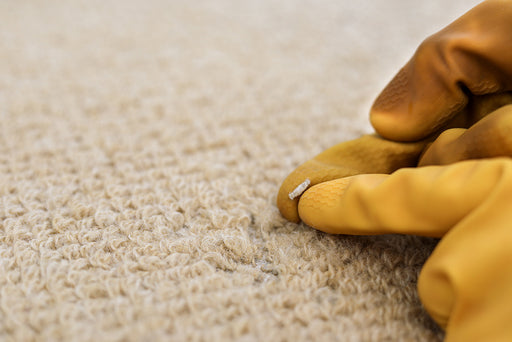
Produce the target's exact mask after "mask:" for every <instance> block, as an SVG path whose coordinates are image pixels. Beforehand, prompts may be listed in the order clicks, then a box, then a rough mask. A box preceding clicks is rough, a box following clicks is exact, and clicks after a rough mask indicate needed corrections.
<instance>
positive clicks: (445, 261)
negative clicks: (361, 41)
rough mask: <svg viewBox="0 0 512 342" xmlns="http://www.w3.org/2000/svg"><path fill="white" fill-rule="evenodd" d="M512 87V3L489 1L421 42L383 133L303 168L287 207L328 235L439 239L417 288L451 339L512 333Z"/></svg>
mask: <svg viewBox="0 0 512 342" xmlns="http://www.w3.org/2000/svg"><path fill="white" fill-rule="evenodd" d="M510 91H512V1H510V0H488V1H485V2H483V3H482V4H480V5H478V6H477V7H475V8H474V9H472V10H471V11H469V12H468V13H467V14H465V15H464V16H462V17H461V18H459V19H458V20H457V21H455V22H454V23H452V24H451V25H449V26H448V27H446V28H445V29H443V30H442V31H440V32H439V33H437V34H435V35H433V36H431V37H429V38H428V39H427V40H425V41H424V42H423V44H422V45H421V46H420V47H419V48H418V50H417V51H416V53H415V55H414V56H413V58H412V59H411V60H410V61H409V62H408V63H407V64H406V66H405V67H404V68H403V69H402V70H401V71H400V72H399V73H398V74H397V76H396V77H395V78H394V79H393V80H392V81H391V82H390V84H389V85H388V86H387V87H386V88H385V89H384V90H383V92H382V93H381V95H380V96H379V97H378V98H377V100H376V101H375V103H374V105H373V107H372V109H371V113H370V119H371V122H372V124H373V126H374V128H375V129H376V131H377V132H378V133H379V134H380V136H381V137H379V136H365V137H363V138H360V139H357V140H354V141H351V142H346V143H342V144H339V145H337V146H335V147H333V148H331V149H329V150H327V151H325V152H323V153H322V154H320V155H319V156H317V157H315V158H313V159H312V160H311V161H308V162H306V163H305V164H303V165H302V166H300V167H299V168H298V169H297V170H296V171H294V172H293V173H292V174H291V175H290V176H288V178H287V179H286V180H285V181H284V183H283V185H282V186H281V189H280V191H279V194H278V207H279V209H280V210H281V212H282V214H283V215H284V216H285V217H286V218H288V219H290V220H292V221H298V220H299V219H302V220H303V221H304V222H305V223H306V224H308V225H310V226H312V227H314V228H317V229H320V230H322V231H325V232H328V233H335V234H357V235H363V234H387V233H402V234H417V235H423V236H433V237H439V238H441V241H440V243H439V244H438V246H437V247H436V249H435V250H434V252H433V254H432V255H431V256H430V258H429V259H428V260H427V262H426V264H425V265H424V267H423V269H422V272H421V274H420V277H419V280H418V290H419V295H420V298H421V300H422V302H423V304H424V306H425V308H426V309H427V311H428V312H429V313H430V314H431V316H432V317H433V318H434V319H435V320H436V321H437V322H438V323H439V325H440V326H441V327H443V328H444V329H446V341H512V324H511V320H512V267H511V266H512V159H511V158H510V157H511V156H512V105H507V104H509V103H512V96H511V95H510V93H509V92H510ZM404 141H416V142H408V143H407V142H404ZM410 166H418V167H416V168H413V167H410ZM404 167H406V168H404ZM396 170H398V171H396ZM306 179H309V180H310V183H311V185H313V186H312V187H310V188H309V189H307V191H306V192H305V193H303V194H302V196H300V194H298V193H297V192H300V190H301V189H298V190H297V191H295V192H294V191H293V190H294V189H295V187H297V186H298V185H299V184H301V183H302V182H303V181H304V180H306ZM290 193H292V195H294V196H297V198H294V199H293V200H292V199H290V198H288V197H287V196H288V194H290ZM292 197H293V196H292ZM509 220H510V221H509ZM509 222H510V223H509Z"/></svg>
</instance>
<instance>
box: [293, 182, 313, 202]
mask: <svg viewBox="0 0 512 342" xmlns="http://www.w3.org/2000/svg"><path fill="white" fill-rule="evenodd" d="M310 185H311V181H310V180H309V178H306V180H305V181H304V182H302V183H300V184H299V186H297V187H296V188H295V190H293V191H292V192H290V193H289V194H288V197H289V198H290V199H291V200H294V199H295V198H297V197H299V196H300V195H302V193H303V192H304V191H306V189H307V188H308V187H309V186H310Z"/></svg>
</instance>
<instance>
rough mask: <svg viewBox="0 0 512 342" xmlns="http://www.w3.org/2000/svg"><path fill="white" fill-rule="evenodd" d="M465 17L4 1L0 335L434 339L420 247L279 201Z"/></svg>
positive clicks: (200, 2) (443, 6) (405, 8)
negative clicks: (436, 37) (301, 219)
mask: <svg viewBox="0 0 512 342" xmlns="http://www.w3.org/2000/svg"><path fill="white" fill-rule="evenodd" d="M476 2H477V1H473V0H467V1H465V0H451V1H449V2H448V1H446V0H430V1H423V0H412V1H402V0H378V1H376V0H361V1H354V0H350V1H349V0H340V1H328V0H293V1H292V0H284V1H273V0H262V1H251V0H245V1H239V0H209V1H207V0H194V1H185V0H176V1H172V0H171V1H163V0H162V1H143V0H140V1H135V0H134V1H121V0H120V1H111V0H110V1H99V0H98V1H57V0H55V1H36V0H34V1H29V0H20V1H15V0H5V1H1V2H0V23H1V24H0V118H1V131H0V340H6V341H11V340H12V341H35V340H37V341H39V340H62V341H200V340H202V341H225V340H237V341H312V340H317V341H333V340H339V341H440V340H442V338H443V335H442V333H441V332H440V331H439V330H437V329H436V328H435V325H434V324H433V323H432V322H431V321H430V319H429V318H428V316H427V315H426V314H425V312H424V311H423V309H422V307H421V304H420V302H419V300H418V297H417V294H416V290H415V286H416V279H417V275H418V272H419V270H420V268H421V265H422V263H423V262H424V261H425V259H426V258H427V256H428V255H429V253H430V252H431V250H432V248H433V247H434V245H435V241H433V240H429V239H423V238H417V237H403V236H384V237H346V236H329V235H326V234H323V233H318V232H316V231H313V230H312V229H310V228H308V227H306V226H304V225H295V224H291V223H288V222H286V221H285V220H284V219H283V218H282V217H281V216H280V215H279V212H278V211H277V208H276V206H275V204H274V201H275V196H276V192H277V190H278V188H279V185H280V182H281V181H282V179H283V178H284V177H285V176H286V175H287V174H288V173H289V172H290V171H291V170H293V169H294V168H295V167H296V166H297V165H298V164H300V163H302V162H303V161H305V160H307V159H309V158H311V157H312V156H314V155H315V154H317V153H319V152H320V151H322V150H323V149H325V148H327V147H329V146H331V145H333V144H335V143H338V142H340V141H342V140H346V139H351V138H354V137H357V136H358V135H360V134H362V133H364V132H370V130H371V128H370V126H369V124H368V123H367V112H368V109H369V107H370V105H371V102H372V100H373V99H374V98H375V96H376V95H377V94H378V92H379V91H380V89H381V88H382V87H383V86H384V85H385V84H386V83H387V82H388V80H389V79H390V78H391V77H392V76H393V74H394V73H395V72H396V71H397V70H398V68H399V67H400V66H401V65H402V64H403V63H404V62H405V61H406V60H407V59H408V57H409V56H410V55H411V54H412V53H413V51H414V49H415V48H416V46H417V45H418V44H419V43H420V42H421V40H423V38H425V37H426V36H427V35H428V34H431V33H433V32H435V31H436V30H438V29H440V28H441V27H442V26H444V25H445V24H447V23H449V22H450V21H452V20H453V19H455V18H456V17H457V16H459V15H460V14H462V13H463V12H464V11H466V10H468V9H469V8H470V7H471V6H472V5H474V4H475V3H476Z"/></svg>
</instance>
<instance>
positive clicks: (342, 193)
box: [298, 158, 512, 237]
mask: <svg viewBox="0 0 512 342" xmlns="http://www.w3.org/2000/svg"><path fill="white" fill-rule="evenodd" d="M504 187H507V188H508V189H509V190H510V191H512V160H510V159H509V158H495V159H485V160H480V161H476V160H471V161H463V162H459V163H455V164H452V165H448V166H426V167H421V168H405V169H400V170H398V171H396V172H395V173H393V174H391V175H382V174H374V175H358V176H353V177H347V178H343V179H337V180H333V181H330V182H325V183H322V184H319V185H316V186H314V187H312V188H311V189H309V190H308V191H306V193H304V194H303V195H302V197H301V199H300V201H299V208H298V211H299V216H300V218H301V219H302V220H303V221H304V223H306V224H308V225H309V226H312V227H314V228H316V229H319V230H322V231H324V232H327V233H335V234H354V235H375V234H396V233H399V234H414V235H422V236H431V237H442V236H443V235H444V234H446V232H448V231H449V230H450V229H451V228H452V227H453V226H455V225H456V224H457V223H458V222H460V221H461V220H462V219H464V218H465V217H467V216H468V215H470V214H471V213H472V212H473V211H475V210H478V208H479V206H480V205H482V204H483V203H485V202H486V200H487V198H488V197H489V196H491V195H492V193H493V191H495V190H496V189H502V188H504Z"/></svg>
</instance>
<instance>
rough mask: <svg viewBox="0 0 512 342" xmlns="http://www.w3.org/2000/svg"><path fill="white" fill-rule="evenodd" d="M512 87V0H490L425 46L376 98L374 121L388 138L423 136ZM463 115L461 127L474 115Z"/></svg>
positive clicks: (400, 139)
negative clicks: (482, 98) (479, 99)
mask: <svg viewBox="0 0 512 342" xmlns="http://www.w3.org/2000/svg"><path fill="white" fill-rule="evenodd" d="M510 90H512V1H505V0H490V1H485V2H483V3H482V4H480V5H478V6H476V7H475V8H473V9H472V10H470V11H469V12H468V13H466V14H465V15H463V16H462V17H460V18H459V19H458V20H456V21H455V22H453V23H452V24H450V25H449V26H447V27H446V28H445V29H443V30H441V31H439V32H438V33H436V34H434V35H433V36H431V37H429V38H427V39H426V40H425V41H424V42H423V43H422V44H421V45H420V46H419V48H418V50H417V51H416V53H415V54H414V56H413V57H412V58H411V60H410V61H409V62H408V63H407V64H406V65H405V66H404V67H403V68H402V69H401V70H400V72H399V73H398V74H397V75H396V76H395V78H394V79H393V80H392V81H391V82H390V83H389V84H388V85H387V86H386V87H385V88H384V90H383V91H382V92H381V94H380V95H379V96H378V97H377V99H376V100H375V103H374V104H373V106H372V108H371V111H370V120H371V122H372V124H373V126H374V128H375V130H376V131H377V132H378V133H379V134H380V135H381V136H383V137H385V138H388V139H392V140H398V141H413V140H418V139H422V138H424V137H426V136H428V135H430V134H432V133H434V132H436V131H437V130H439V129H441V128H444V127H446V125H447V124H449V122H450V120H452V119H454V117H456V116H457V115H458V114H459V113H461V112H463V111H464V110H465V109H466V107H467V105H468V103H471V101H472V99H473V97H477V96H481V95H486V94H495V93H502V92H507V91H510ZM506 101H508V102H510V101H511V99H510V97H508V98H507V99H506ZM502 104H503V103H502ZM493 109H495V108H493ZM459 119H461V122H458V123H456V124H455V125H456V126H459V127H460V126H464V125H467V123H466V122H465V121H467V120H471V119H472V118H467V117H462V118H459Z"/></svg>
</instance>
